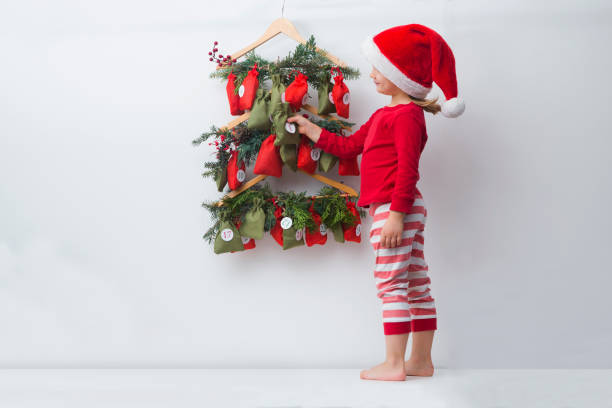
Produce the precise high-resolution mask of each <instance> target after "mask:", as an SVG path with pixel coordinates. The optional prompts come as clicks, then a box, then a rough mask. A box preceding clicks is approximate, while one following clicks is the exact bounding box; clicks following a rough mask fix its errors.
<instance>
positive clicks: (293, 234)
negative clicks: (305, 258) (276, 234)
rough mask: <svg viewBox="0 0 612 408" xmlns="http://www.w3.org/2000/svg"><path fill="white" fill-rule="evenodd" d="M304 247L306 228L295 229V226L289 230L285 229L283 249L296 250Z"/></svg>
mask: <svg viewBox="0 0 612 408" xmlns="http://www.w3.org/2000/svg"><path fill="white" fill-rule="evenodd" d="M287 218H288V217H287ZM281 228H282V227H281ZM302 245H304V228H300V229H295V227H294V226H291V227H289V228H287V229H283V249H290V248H295V247H297V246H302Z"/></svg>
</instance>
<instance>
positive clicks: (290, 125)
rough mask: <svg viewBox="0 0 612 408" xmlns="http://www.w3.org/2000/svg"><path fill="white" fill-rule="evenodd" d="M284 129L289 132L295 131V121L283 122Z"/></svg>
mask: <svg viewBox="0 0 612 408" xmlns="http://www.w3.org/2000/svg"><path fill="white" fill-rule="evenodd" d="M285 129H286V130H287V132H289V133H295V123H292V122H285Z"/></svg>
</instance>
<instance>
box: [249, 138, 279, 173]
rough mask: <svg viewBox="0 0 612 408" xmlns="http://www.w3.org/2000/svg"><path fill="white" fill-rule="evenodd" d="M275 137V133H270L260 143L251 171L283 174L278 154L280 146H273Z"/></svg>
mask: <svg viewBox="0 0 612 408" xmlns="http://www.w3.org/2000/svg"><path fill="white" fill-rule="evenodd" d="M275 139H276V135H274V134H272V135H270V136H268V137H266V139H265V140H264V141H263V142H262V143H261V147H260V148H259V153H257V160H256V161H255V167H254V168H253V173H255V174H265V175H267V176H274V177H281V176H282V175H283V160H282V159H281V156H280V147H278V146H274V140H275Z"/></svg>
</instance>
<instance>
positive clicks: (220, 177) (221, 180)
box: [215, 170, 227, 192]
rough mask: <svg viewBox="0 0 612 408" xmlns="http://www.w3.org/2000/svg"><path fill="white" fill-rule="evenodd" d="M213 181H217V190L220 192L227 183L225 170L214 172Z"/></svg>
mask: <svg viewBox="0 0 612 408" xmlns="http://www.w3.org/2000/svg"><path fill="white" fill-rule="evenodd" d="M215 182H216V183H217V191H219V192H222V191H223V189H224V188H225V185H226V184H227V170H221V171H218V172H217V173H216V174H215Z"/></svg>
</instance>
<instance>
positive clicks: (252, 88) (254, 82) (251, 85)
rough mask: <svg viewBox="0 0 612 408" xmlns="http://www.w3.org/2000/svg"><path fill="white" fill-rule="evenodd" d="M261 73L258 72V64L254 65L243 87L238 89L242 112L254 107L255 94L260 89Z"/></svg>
mask: <svg viewBox="0 0 612 408" xmlns="http://www.w3.org/2000/svg"><path fill="white" fill-rule="evenodd" d="M258 76H259V71H257V63H255V65H253V68H251V69H250V70H249V72H248V73H247V76H246V77H245V78H244V81H242V85H240V88H239V89H238V96H240V102H239V106H240V109H242V110H250V109H251V108H252V107H253V100H254V99H255V94H256V93H257V89H258V88H259V79H257V77H258Z"/></svg>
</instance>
